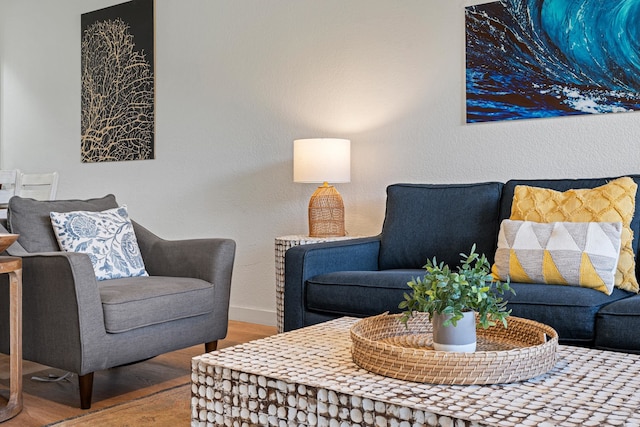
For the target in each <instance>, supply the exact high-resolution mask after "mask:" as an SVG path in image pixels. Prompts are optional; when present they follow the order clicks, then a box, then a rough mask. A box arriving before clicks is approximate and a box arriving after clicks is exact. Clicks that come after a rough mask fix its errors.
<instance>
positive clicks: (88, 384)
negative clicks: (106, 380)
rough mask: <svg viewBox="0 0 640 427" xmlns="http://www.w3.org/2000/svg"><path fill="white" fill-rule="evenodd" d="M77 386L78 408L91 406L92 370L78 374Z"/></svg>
mask: <svg viewBox="0 0 640 427" xmlns="http://www.w3.org/2000/svg"><path fill="white" fill-rule="evenodd" d="M78 386H79V387H80V408H81V409H90V408H91V393H92V392H93V372H90V373H88V374H85V375H78Z"/></svg>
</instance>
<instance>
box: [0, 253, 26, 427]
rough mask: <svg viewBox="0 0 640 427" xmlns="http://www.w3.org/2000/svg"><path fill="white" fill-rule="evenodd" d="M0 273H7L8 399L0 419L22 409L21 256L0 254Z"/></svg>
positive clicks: (12, 415)
mask: <svg viewBox="0 0 640 427" xmlns="http://www.w3.org/2000/svg"><path fill="white" fill-rule="evenodd" d="M0 273H8V274H9V305H10V311H9V333H10V336H11V337H10V339H9V352H10V356H9V372H10V381H11V384H10V386H9V401H8V402H7V405H6V406H5V407H3V408H0V421H5V420H8V419H9V418H13V417H15V416H16V415H18V414H19V413H20V411H22V258H17V257H8V256H0Z"/></svg>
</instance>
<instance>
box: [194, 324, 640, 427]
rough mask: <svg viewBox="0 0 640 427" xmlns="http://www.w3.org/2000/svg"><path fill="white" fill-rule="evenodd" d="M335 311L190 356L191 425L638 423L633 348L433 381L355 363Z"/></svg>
mask: <svg viewBox="0 0 640 427" xmlns="http://www.w3.org/2000/svg"><path fill="white" fill-rule="evenodd" d="M357 320H358V319H355V318H349V317H343V318H341V319H337V320H333V321H330V322H326V323H322V324H318V325H314V326H310V327H307V328H303V329H299V330H295V331H291V332H287V333H283V334H278V335H274V336H272V337H267V338H264V339H261V340H257V341H252V342H249V343H246V344H241V345H238V346H235V347H229V348H225V349H222V350H218V351H215V352H213V353H207V354H203V355H201V356H197V357H194V358H193V359H192V374H191V378H192V399H191V409H192V411H191V412H192V415H191V417H192V418H191V425H192V427H195V426H252V425H259V426H298V425H302V426H381V427H387V426H389V427H390V426H406V427H409V426H436V425H443V426H608V425H610V426H640V356H638V355H631V354H626V353H615V352H608V351H601V350H592V349H586V348H579V347H570V346H559V348H558V362H557V363H556V365H555V367H554V368H553V369H552V370H551V371H549V372H548V373H546V374H543V375H540V376H538V377H535V378H532V379H530V380H527V381H523V382H518V383H513V384H494V385H466V386H465V385H437V384H424V383H415V382H408V381H402V380H398V379H393V378H387V377H384V376H381V375H377V374H373V373H371V372H368V371H366V370H364V369H361V368H359V367H358V366H357V365H356V364H355V363H354V362H353V360H352V358H351V340H350V337H349V329H350V327H351V326H352V325H353V324H354V323H355V322H356V321H357Z"/></svg>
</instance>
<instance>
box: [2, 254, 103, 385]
mask: <svg viewBox="0 0 640 427" xmlns="http://www.w3.org/2000/svg"><path fill="white" fill-rule="evenodd" d="M7 253H8V254H9V255H11V256H19V257H21V258H22V283H23V286H22V300H23V303H22V306H23V327H22V328H23V335H24V336H29V337H30V338H29V340H24V342H23V345H24V348H23V354H24V358H25V359H27V360H37V361H38V362H39V363H43V364H47V365H49V366H54V367H56V368H59V369H64V370H68V371H72V372H77V373H79V374H80V375H82V374H84V373H86V372H88V371H85V369H86V368H87V367H85V366H83V363H84V357H83V350H84V348H87V346H89V347H95V346H96V343H97V342H99V341H100V340H101V339H102V337H103V336H104V334H106V331H105V329H104V322H103V317H102V315H101V313H102V303H101V301H100V294H99V291H98V284H97V281H96V278H95V273H94V271H93V266H92V265H91V260H90V259H89V257H88V256H87V255H86V254H79V253H73V252H63V251H61V252H40V253H29V252H26V251H25V250H24V249H23V248H22V246H20V244H18V243H14V244H13V245H11V246H10V247H9V248H8V249H7ZM0 291H2V292H4V290H0ZM3 300H4V299H3ZM2 304H6V300H5V301H3V302H2ZM78 307H81V309H80V310H79V309H78ZM1 311H2V312H5V311H7V309H6V308H5V307H3V309H2V310H1ZM2 333H3V334H4V332H2ZM0 342H3V343H5V342H8V337H2V339H1V340H0ZM30 343H37V344H35V345H32V344H30Z"/></svg>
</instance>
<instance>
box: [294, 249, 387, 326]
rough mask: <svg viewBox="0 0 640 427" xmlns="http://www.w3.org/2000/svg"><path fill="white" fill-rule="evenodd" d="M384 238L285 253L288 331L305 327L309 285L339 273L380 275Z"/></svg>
mask: <svg viewBox="0 0 640 427" xmlns="http://www.w3.org/2000/svg"><path fill="white" fill-rule="evenodd" d="M379 252H380V236H374V237H364V238H358V239H351V240H341V241H336V242H326V243H314V244H309V245H301V246H295V247H292V248H291V249H289V250H287V252H286V253H285V263H284V266H285V283H284V330H285V331H290V330H292V329H298V328H301V327H302V326H304V325H305V322H304V311H305V298H304V296H305V283H306V281H307V279H309V278H311V277H314V276H317V275H319V274H325V273H332V272H335V271H376V270H378V253H379Z"/></svg>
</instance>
